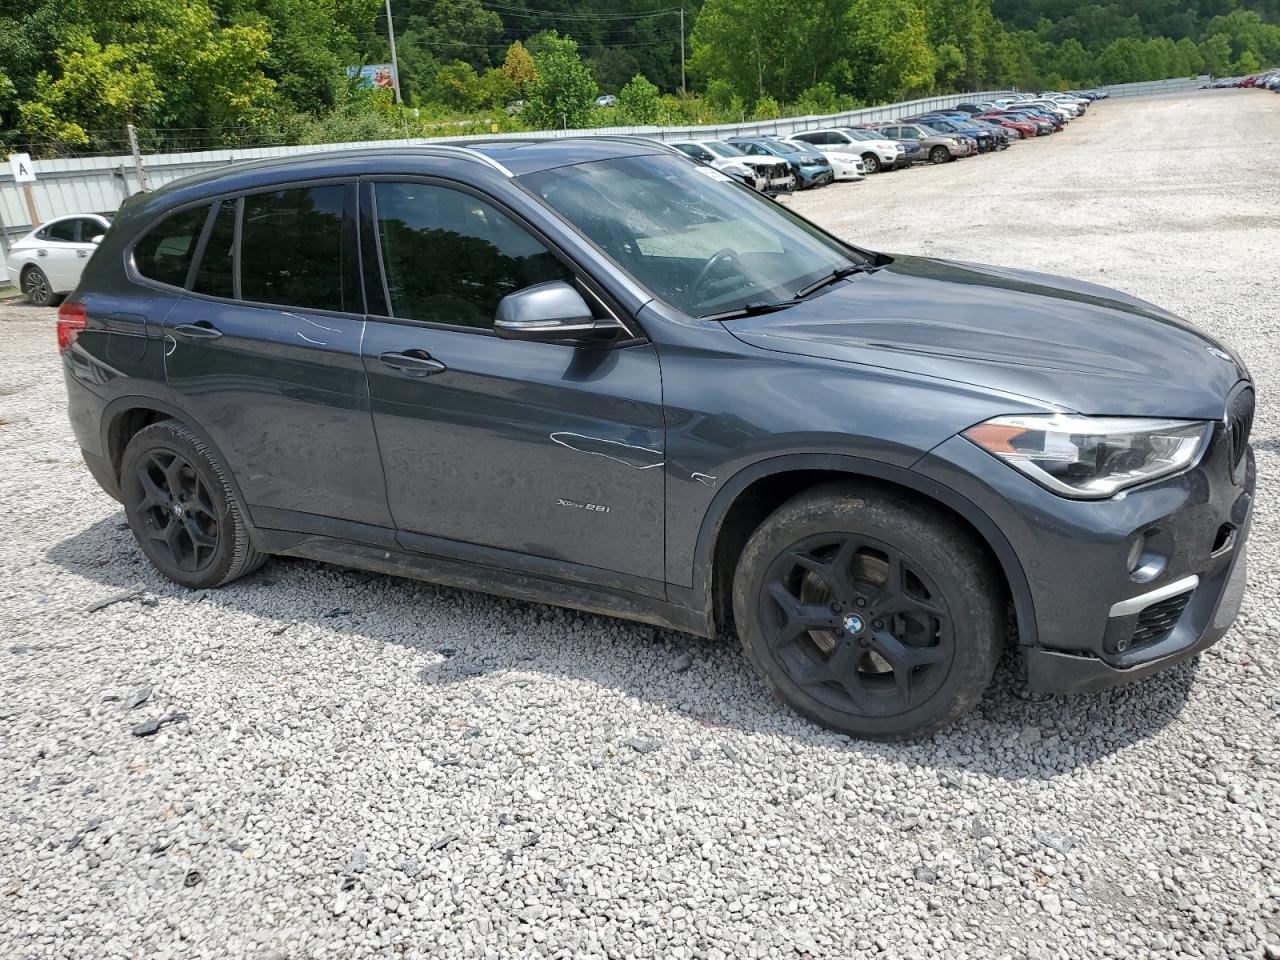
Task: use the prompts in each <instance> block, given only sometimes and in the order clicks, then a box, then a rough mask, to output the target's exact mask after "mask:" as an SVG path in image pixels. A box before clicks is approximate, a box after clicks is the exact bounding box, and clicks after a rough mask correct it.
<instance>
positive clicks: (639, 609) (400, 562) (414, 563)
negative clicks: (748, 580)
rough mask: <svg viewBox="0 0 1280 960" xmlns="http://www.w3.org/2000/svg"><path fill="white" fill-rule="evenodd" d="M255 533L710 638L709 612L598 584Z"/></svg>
mask: <svg viewBox="0 0 1280 960" xmlns="http://www.w3.org/2000/svg"><path fill="white" fill-rule="evenodd" d="M256 532H257V534H258V538H259V540H260V541H261V545H260V546H259V549H262V550H266V551H268V552H270V553H273V554H278V555H280V556H290V557H302V558H304V559H307V560H319V561H321V562H323V563H333V564H337V565H339V566H343V567H355V568H356V569H359V570H371V571H373V572H375V573H386V574H390V575H391V576H395V577H408V578H409V579H412V580H425V581H427V582H429V583H439V584H443V585H445V586H449V587H459V588H461V589H464V590H478V591H480V592H482V593H492V594H497V595H498V596H502V597H511V598H513V599H515V600H527V601H531V602H533V603H547V604H551V605H553V606H557V607H570V608H572V609H574V610H584V611H586V612H588V613H598V614H603V615H605V616H610V617H621V618H623V619H626V620H637V621H639V622H641V623H650V624H653V625H654V626H659V627H666V628H668V629H671V630H680V631H683V632H685V633H692V634H696V635H698V636H702V637H709V636H711V623H710V618H709V617H708V616H707V615H706V614H705V613H703V612H701V611H697V610H690V609H688V608H687V607H682V606H678V605H676V604H673V603H668V602H666V601H665V600H659V599H657V598H654V597H644V596H637V595H636V594H632V593H626V592H623V591H619V590H611V589H609V588H607V587H601V586H597V585H593V584H584V583H578V582H568V581H563V580H556V579H553V578H550V577H540V576H533V575H530V574H527V573H519V572H516V571H513V570H509V569H505V568H501V567H493V566H488V565H485V564H478V563H468V562H466V561H461V560H451V559H447V558H445V557H436V556H430V555H428V554H422V553H417V552H413V553H410V552H408V551H405V550H401V549H400V548H399V547H394V546H389V545H384V546H374V545H371V544H367V543H355V542H353V541H350V540H342V539H338V538H335V537H325V536H316V535H306V534H302V535H299V534H297V533H290V532H286V531H282V530H264V529H262V528H259V529H258V530H257V531H256Z"/></svg>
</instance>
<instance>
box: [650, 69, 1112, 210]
mask: <svg viewBox="0 0 1280 960" xmlns="http://www.w3.org/2000/svg"><path fill="white" fill-rule="evenodd" d="M1106 96H1107V95H1106V94H1105V93H1102V92H1099V91H1093V90H1088V91H1069V92H1066V93H1039V94H1036V93H1023V94H1012V95H1010V96H1008V97H1001V98H999V99H997V100H989V101H982V102H977V103H961V104H957V105H956V106H955V107H948V108H946V109H941V110H933V111H930V112H928V113H923V114H919V115H916V116H910V117H904V118H902V119H900V120H892V121H886V122H880V123H866V124H860V125H858V126H851V127H822V128H818V129H814V130H805V131H802V132H800V133H794V134H791V135H790V136H788V137H768V136H741V137H730V138H727V139H724V140H681V141H676V142H673V143H669V144H668V146H672V147H675V148H676V149H677V150H679V151H680V152H681V153H684V154H686V155H687V156H690V157H692V158H693V159H695V160H700V161H702V162H703V163H705V164H707V165H709V166H710V167H712V168H714V169H715V170H718V171H719V172H720V173H722V174H724V175H725V176H728V177H732V178H733V179H735V180H738V181H740V182H742V183H745V184H747V185H748V186H750V187H754V188H755V189H757V190H759V191H761V192H762V193H769V194H778V193H787V192H790V191H792V190H808V189H811V188H813V187H821V186H824V185H826V184H828V183H835V182H836V181H842V180H843V181H847V180H862V179H864V178H865V177H866V176H868V175H869V174H875V173H883V172H886V171H890V170H898V169H901V168H903V167H909V166H911V165H912V164H915V163H935V164H936V163H949V162H950V161H952V160H958V159H961V158H962V157H971V156H974V155H975V154H979V153H993V152H995V151H999V150H1006V149H1008V148H1009V147H1010V146H1011V145H1012V144H1013V143H1014V142H1015V141H1017V140H1021V139H1029V138H1031V137H1038V136H1047V135H1049V134H1051V133H1057V132H1058V131H1060V130H1062V129H1063V128H1064V127H1065V126H1066V124H1067V123H1069V122H1070V121H1071V120H1073V119H1075V118H1076V117H1079V116H1082V115H1083V114H1084V112H1085V111H1086V110H1087V109H1088V106H1089V104H1090V103H1092V102H1093V101H1094V100H1100V99H1103V98H1104V97H1106Z"/></svg>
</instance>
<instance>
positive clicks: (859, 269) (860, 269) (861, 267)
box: [796, 263, 871, 300]
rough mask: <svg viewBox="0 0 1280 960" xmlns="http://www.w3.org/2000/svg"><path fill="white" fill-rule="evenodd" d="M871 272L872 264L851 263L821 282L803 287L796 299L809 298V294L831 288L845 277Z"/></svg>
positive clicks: (834, 271) (823, 278)
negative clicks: (827, 287)
mask: <svg viewBox="0 0 1280 960" xmlns="http://www.w3.org/2000/svg"><path fill="white" fill-rule="evenodd" d="M870 270H871V264H869V263H851V264H850V265H849V266H847V267H839V268H837V269H835V270H832V271H831V272H830V273H828V274H827V275H826V276H825V277H822V278H821V279H820V280H815V281H813V283H811V284H809V285H808V286H807V287H801V288H800V289H799V290H797V291H796V299H797V300H801V299H803V298H805V297H807V296H809V294H811V293H815V292H817V291H818V290H821V289H822V288H823V287H826V286H830V285H831V284H833V283H835V282H836V281H838V280H843V279H844V278H845V277H851V276H853V275H854V274H855V273H867V272H869V271H870Z"/></svg>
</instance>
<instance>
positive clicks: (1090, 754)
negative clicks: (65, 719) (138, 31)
mask: <svg viewBox="0 0 1280 960" xmlns="http://www.w3.org/2000/svg"><path fill="white" fill-rule="evenodd" d="M46 555H47V557H48V559H49V560H50V561H51V562H53V563H55V564H57V565H59V566H61V567H63V568H64V569H66V570H68V571H71V572H73V573H75V574H78V575H80V576H83V577H86V578H88V579H90V580H93V581H95V582H97V583H100V584H103V585H105V586H108V587H111V588H113V589H114V590H118V591H120V592H121V593H127V592H130V591H132V590H134V589H135V588H140V589H141V591H142V595H143V596H153V597H164V598H169V599H172V600H175V601H177V602H179V603H182V604H186V605H189V606H191V607H193V608H194V607H195V606H196V605H197V604H214V605H217V606H220V607H224V608H227V609H229V610H233V611H237V612H240V613H244V614H248V615H251V616H254V617H257V618H259V619H260V620H262V621H263V624H262V629H263V631H265V632H269V633H273V634H276V635H281V634H283V633H284V632H285V631H287V630H288V629H290V628H292V627H295V626H298V625H310V626H312V627H315V628H318V629H323V630H327V631H334V632H336V633H340V634H344V635H347V636H352V637H359V638H365V639H367V640H370V641H377V642H384V643H391V644H397V645H400V646H404V647H407V648H409V649H411V650H413V651H415V652H417V653H420V654H421V655H422V666H421V667H419V668H418V674H417V675H418V678H419V679H420V680H421V682H422V683H423V684H425V685H427V686H435V685H440V684H451V683H460V682H467V681H469V680H471V679H473V678H475V677H478V676H484V675H488V674H501V673H503V672H513V673H519V674H522V675H527V674H529V673H542V674H545V675H549V676H566V677H570V678H572V679H575V680H581V681H587V682H590V683H595V684H598V685H600V686H601V687H603V688H607V689H611V690H615V691H617V692H620V693H622V694H625V695H627V696H632V697H635V698H637V699H639V700H643V701H646V702H649V703H654V704H658V705H660V706H662V707H663V708H664V709H667V710H670V711H671V712H672V713H674V714H677V715H680V716H684V717H687V718H690V719H693V720H695V721H697V722H698V723H701V724H703V725H705V726H707V727H710V728H733V729H739V730H744V731H747V732H751V733H759V734H765V735H769V736H775V737H777V736H781V737H785V738H787V739H789V740H791V741H794V742H796V743H797V744H798V745H800V744H803V745H811V746H815V747H828V748H836V749H840V750H847V751H848V752H849V753H850V754H854V755H860V756H879V757H883V758H885V759H888V760H892V761H895V762H900V763H908V764H911V765H913V766H923V767H930V768H936V769H938V770H939V771H940V773H941V775H942V776H944V777H949V778H950V779H953V780H955V782H956V784H957V785H958V784H959V780H958V779H956V778H955V777H954V776H952V774H950V773H942V772H943V771H952V772H954V773H964V774H973V775H978V776H986V777H997V778H1001V779H1007V780H1021V779H1028V778H1030V779H1049V778H1051V777H1054V776H1058V775H1061V774H1064V773H1069V772H1071V771H1073V770H1076V769H1078V768H1080V767H1087V766H1089V765H1091V764H1093V763H1095V762H1096V761H1098V760H1100V759H1102V758H1104V757H1107V756H1109V755H1111V754H1113V753H1115V752H1117V751H1120V750H1123V749H1125V748H1126V747H1129V746H1131V745H1132V744H1134V743H1136V742H1138V741H1141V740H1143V739H1146V738H1148V737H1150V736H1152V735H1154V734H1156V733H1157V732H1159V731H1160V730H1161V729H1162V728H1164V727H1165V726H1166V725H1168V724H1169V723H1170V722H1172V721H1174V720H1175V719H1176V718H1177V717H1178V716H1179V714H1180V713H1181V710H1182V708H1183V705H1184V704H1185V703H1186V700H1187V697H1188V694H1189V692H1190V689H1191V687H1192V684H1193V683H1194V682H1195V679H1196V674H1197V670H1198V666H1197V661H1195V660H1193V661H1189V662H1187V663H1183V664H1180V665H1178V666H1176V667H1173V668H1170V669H1169V670H1166V671H1164V672H1162V673H1160V674H1158V675H1156V676H1154V677H1151V678H1149V679H1147V680H1145V681H1143V682H1140V683H1135V684H1130V685H1125V686H1121V687H1117V688H1115V689H1113V690H1108V691H1103V692H1101V693H1093V694H1081V695H1077V696H1073V697H1048V696H1044V695H1034V694H1029V693H1027V692H1026V691H1025V689H1024V688H1023V687H1022V686H1021V684H1020V683H1019V681H1018V679H1017V670H1016V666H1017V658H1016V657H1015V656H1013V655H1012V654H1011V655H1009V656H1006V657H1005V658H1004V661H1003V662H1002V664H1001V666H1000V668H999V670H998V671H997V674H996V678H995V682H994V683H993V684H992V686H991V688H990V689H989V690H988V692H987V694H986V696H984V698H983V700H982V702H981V703H980V704H979V705H978V707H977V708H976V709H975V710H974V711H973V713H972V714H970V715H969V716H967V717H965V718H964V719H962V720H960V721H958V722H957V723H954V724H952V725H951V726H949V727H947V728H946V729H944V730H942V731H941V732H939V733H936V734H934V735H933V736H931V737H928V738H922V739H917V740H911V741H905V742H897V743H873V742H868V741H861V740H854V739H851V738H848V737H844V736H841V735H839V734H835V733H832V732H830V731H826V730H823V729H821V728H819V727H817V726H814V725H812V724H810V723H809V722H808V721H806V720H804V719H803V718H801V717H799V716H797V715H796V714H795V713H793V712H792V711H791V710H789V709H788V708H787V707H785V706H783V705H781V704H779V703H777V702H776V701H774V700H773V699H772V698H771V697H770V696H769V693H768V691H767V689H766V687H765V685H764V683H763V682H762V681H761V680H760V679H759V678H758V677H757V676H756V675H755V674H754V673H753V672H752V670H751V669H750V667H749V666H748V665H747V663H746V659H745V657H743V656H742V654H741V651H740V649H739V648H738V644H737V642H736V640H734V639H732V638H721V639H716V640H709V639H704V638H699V637H695V636H692V635H690V634H684V633H679V632H676V631H671V630H666V629H661V628H656V627H651V626H647V625H644V624H637V623H632V622H629V621H624V620H618V619H615V618H611V617H605V616H598V615H594V614H588V613H582V612H578V611H570V610H565V609H562V608H559V607H552V606H547V605H543V604H538V603H529V602H524V601H519V600H511V599H507V598H504V597H496V596H493V595H490V594H484V593H478V592H474V591H469V590H460V589H455V588H452V587H445V586H440V585H436V584H428V583H422V582H419V581H415V580H408V579H404V578H399V577H393V576H387V575H383V574H376V573H368V572H364V571H359V570H350V569H345V568H341V567H334V566H331V565H327V564H321V563H316V562H313V561H309V560H295V559H291V558H281V557H277V558H273V559H272V560H271V561H269V562H268V563H267V565H266V566H265V567H263V568H262V569H261V570H259V571H258V572H256V573H254V574H252V575H250V576H248V577H245V578H242V579H241V580H238V581H236V582H235V583H232V584H229V585H227V586H226V587H222V588H220V589H216V590H207V591H194V592H192V591H187V590H184V589H183V588H181V587H179V586H177V585H175V584H173V583H171V582H170V581H168V580H166V579H165V578H164V577H162V576H161V575H160V574H159V572H158V571H156V570H155V569H154V568H153V567H152V566H151V564H150V563H149V562H148V561H147V560H146V558H145V557H144V556H143V554H142V552H141V551H140V550H139V549H138V547H137V545H136V544H135V542H134V539H133V535H132V534H131V533H130V532H129V530H128V527H127V526H126V525H125V523H124V513H123V511H117V512H116V513H114V514H113V515H112V516H111V517H109V518H108V519H105V520H102V521H99V522H98V523H96V524H94V525H92V526H90V527H87V528H86V529H84V530H81V531H80V532H78V533H75V534H73V535H72V536H70V537H68V538H67V539H65V540H62V541H61V542H59V543H57V544H55V545H54V546H52V547H51V548H50V549H49V550H48V552H47V554H46ZM291 591H296V594H295V596H296V597H297V600H296V601H295V602H285V601H284V600H283V598H284V597H286V596H288V595H289V593H290V592H291ZM134 602H136V601H134ZM194 613H195V611H194V610H192V614H193V615H194ZM433 621H435V622H437V623H438V625H439V629H438V630H437V631H436V632H435V634H434V635H432V636H430V637H427V636H424V635H423V633H422V632H418V631H412V632H408V633H406V630H405V624H406V623H411V624H421V623H431V622H433ZM620 736H621V737H624V738H625V736H626V735H625V734H621V735H620Z"/></svg>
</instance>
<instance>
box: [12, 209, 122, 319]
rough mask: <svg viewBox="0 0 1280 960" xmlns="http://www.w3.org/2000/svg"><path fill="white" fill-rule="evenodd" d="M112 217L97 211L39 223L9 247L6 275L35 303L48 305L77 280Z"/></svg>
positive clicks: (74, 285) (65, 292)
mask: <svg viewBox="0 0 1280 960" xmlns="http://www.w3.org/2000/svg"><path fill="white" fill-rule="evenodd" d="M110 226H111V221H110V220H108V219H107V218H106V217H103V216H99V215H98V214H96V213H84V214H77V215H75V216H71V217H59V218H58V219H57V220H50V221H49V222H48V223H42V224H40V226H38V227H36V228H35V229H34V230H32V231H31V232H30V233H28V234H27V235H26V236H25V237H23V238H22V239H21V240H19V241H18V242H17V243H15V244H14V245H13V246H11V247H10V248H9V256H8V258H7V260H6V262H7V265H8V267H9V277H10V279H11V280H16V281H17V283H18V287H19V289H21V290H22V292H23V293H24V294H26V296H27V299H28V300H30V301H31V302H32V303H33V304H35V305H36V306H37V307H47V306H49V305H50V304H51V303H53V301H54V300H55V299H56V298H58V297H60V296H63V295H64V294H68V293H70V292H71V291H72V290H74V289H75V288H76V284H78V283H79V282H80V274H81V273H82V272H83V271H84V265H85V264H86V263H88V262H89V258H90V257H91V256H93V251H94V250H96V249H98V241H100V240H101V239H102V235H103V234H104V233H106V232H107V228H108V227H110Z"/></svg>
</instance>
